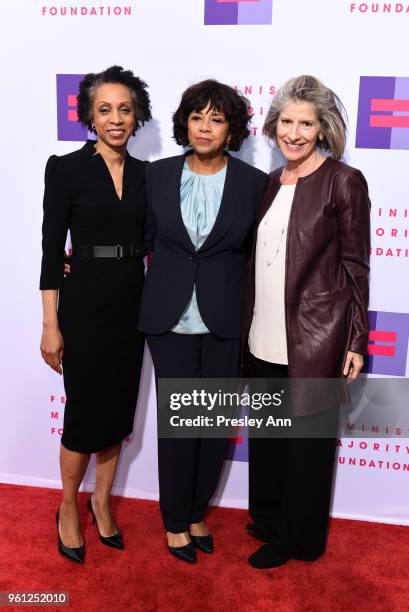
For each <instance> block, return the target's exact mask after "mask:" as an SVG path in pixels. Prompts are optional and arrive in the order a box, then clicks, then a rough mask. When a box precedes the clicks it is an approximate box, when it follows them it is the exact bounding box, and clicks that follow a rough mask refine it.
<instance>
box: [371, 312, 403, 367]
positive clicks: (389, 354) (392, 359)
mask: <svg viewBox="0 0 409 612" xmlns="http://www.w3.org/2000/svg"><path fill="white" fill-rule="evenodd" d="M369 327H370V332H369V343H368V350H367V359H366V367H365V371H366V372H370V373H371V374H385V375H390V376H405V375H406V362H407V358H408V340H409V314H408V313H401V312H378V311H373V310H372V311H370V312H369Z"/></svg>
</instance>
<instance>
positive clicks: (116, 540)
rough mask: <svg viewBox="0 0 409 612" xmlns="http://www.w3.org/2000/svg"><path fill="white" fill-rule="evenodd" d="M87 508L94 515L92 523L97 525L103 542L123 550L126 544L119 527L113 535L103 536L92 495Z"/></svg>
mask: <svg viewBox="0 0 409 612" xmlns="http://www.w3.org/2000/svg"><path fill="white" fill-rule="evenodd" d="M87 508H88V510H89V511H90V513H91V515H92V524H93V525H95V526H96V528H97V531H98V535H99V539H100V540H101V542H102V543H103V544H106V546H111V548H117V549H118V550H123V549H124V548H125V546H124V543H123V540H122V533H121V531H120V530H119V529H118V532H117V533H114V535H112V536H103V535H101V534H100V531H99V527H98V523H97V519H96V517H95V514H94V509H93V507H92V501H91V497H90V498H89V499H88V501H87Z"/></svg>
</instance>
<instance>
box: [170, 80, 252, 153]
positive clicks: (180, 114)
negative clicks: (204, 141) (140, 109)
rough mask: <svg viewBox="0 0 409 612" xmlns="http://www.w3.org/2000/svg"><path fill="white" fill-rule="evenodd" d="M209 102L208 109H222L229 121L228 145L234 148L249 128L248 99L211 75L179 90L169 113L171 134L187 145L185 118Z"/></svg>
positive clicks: (239, 145) (218, 110) (239, 144)
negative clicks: (173, 110) (177, 97)
mask: <svg viewBox="0 0 409 612" xmlns="http://www.w3.org/2000/svg"><path fill="white" fill-rule="evenodd" d="M209 102H210V110H211V111H217V112H219V113H220V112H222V113H224V115H225V117H226V120H227V122H228V124H229V149H231V150H232V151H238V150H239V149H240V147H241V145H242V143H243V140H244V139H245V138H247V137H248V135H249V134H250V131H249V129H248V125H249V123H250V121H251V114H250V111H249V108H250V103H249V101H248V100H247V98H245V97H244V96H243V95H242V94H241V93H240V92H238V91H236V90H235V89H233V87H230V86H229V85H225V84H224V83H219V82H218V81H215V80H213V79H208V80H206V81H201V82H200V83H196V84H195V85H191V87H188V89H186V91H184V92H183V94H182V99H181V101H180V104H179V107H178V109H177V110H176V112H175V113H174V115H173V138H174V139H175V140H176V142H177V143H178V145H182V146H183V147H187V146H188V144H189V139H188V136H187V121H188V118H189V115H190V113H192V112H193V111H202V110H203V109H204V108H206V106H207V105H208V103H209Z"/></svg>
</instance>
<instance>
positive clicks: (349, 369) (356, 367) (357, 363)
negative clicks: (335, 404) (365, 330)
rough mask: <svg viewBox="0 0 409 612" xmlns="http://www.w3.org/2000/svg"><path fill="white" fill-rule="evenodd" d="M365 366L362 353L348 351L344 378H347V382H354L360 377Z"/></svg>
mask: <svg viewBox="0 0 409 612" xmlns="http://www.w3.org/2000/svg"><path fill="white" fill-rule="evenodd" d="M363 365H364V358H363V355H361V354H360V353H354V352H353V351H348V352H347V357H346V359H345V365H344V376H345V377H346V378H347V380H354V379H355V378H357V377H358V374H359V372H360V371H361V370H362V368H363Z"/></svg>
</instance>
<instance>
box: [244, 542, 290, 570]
mask: <svg viewBox="0 0 409 612" xmlns="http://www.w3.org/2000/svg"><path fill="white" fill-rule="evenodd" d="M289 559H290V557H289V556H288V555H287V554H285V553H282V552H280V551H278V550H277V549H275V548H273V547H272V546H271V545H269V544H263V546H260V548H259V549H258V550H257V551H256V552H255V553H253V554H252V555H251V556H250V557H249V559H248V562H249V564H250V565H251V567H255V568H257V569H268V568H271V567H280V565H284V563H287V561H289Z"/></svg>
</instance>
